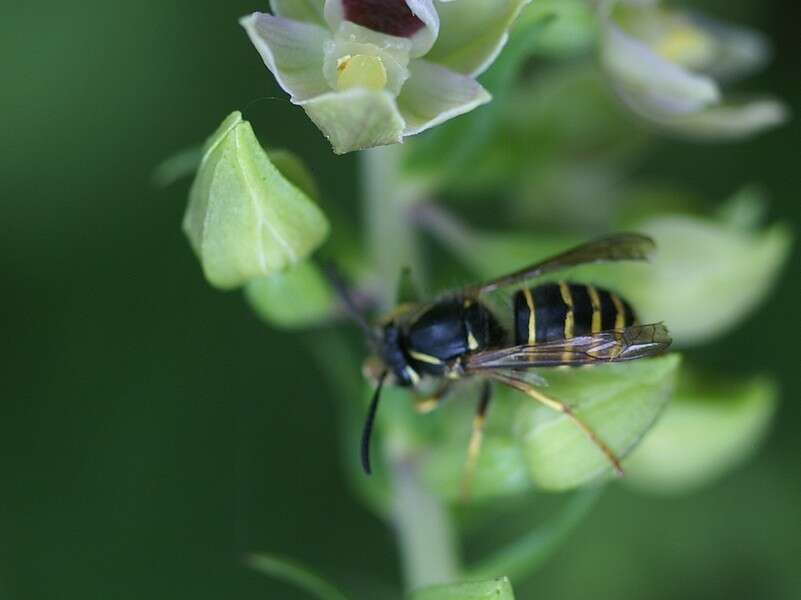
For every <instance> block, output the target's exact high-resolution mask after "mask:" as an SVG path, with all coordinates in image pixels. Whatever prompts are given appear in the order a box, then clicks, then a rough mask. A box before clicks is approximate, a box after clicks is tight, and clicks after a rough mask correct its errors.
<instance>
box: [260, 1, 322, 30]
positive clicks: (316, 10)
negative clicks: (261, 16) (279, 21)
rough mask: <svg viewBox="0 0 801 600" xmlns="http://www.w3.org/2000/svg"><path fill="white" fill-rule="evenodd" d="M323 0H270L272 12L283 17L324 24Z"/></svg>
mask: <svg viewBox="0 0 801 600" xmlns="http://www.w3.org/2000/svg"><path fill="white" fill-rule="evenodd" d="M324 4H325V3H324V1H323V0H270V8H271V9H272V11H273V14H274V15H276V16H278V17H284V18H285V19H292V20H295V21H305V22H307V23H314V24H315V25H323V26H325V18H324V17H323V5H324Z"/></svg>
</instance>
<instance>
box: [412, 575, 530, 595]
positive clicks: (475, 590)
mask: <svg viewBox="0 0 801 600" xmlns="http://www.w3.org/2000/svg"><path fill="white" fill-rule="evenodd" d="M514 597H515V595H514V592H513V591H512V584H511V583H510V582H509V579H507V578H506V577H499V578H497V579H491V580H489V581H473V582H469V583H449V584H446V585H435V586H432V587H428V588H424V589H422V590H419V591H417V592H414V593H413V594H412V595H411V597H410V600H514Z"/></svg>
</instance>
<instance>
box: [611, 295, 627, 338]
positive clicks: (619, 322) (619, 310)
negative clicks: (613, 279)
mask: <svg viewBox="0 0 801 600" xmlns="http://www.w3.org/2000/svg"><path fill="white" fill-rule="evenodd" d="M609 295H610V296H612V303H613V304H614V305H615V329H623V328H624V327H625V326H626V312H625V310H624V308H623V302H621V301H620V298H618V297H617V295H616V294H609Z"/></svg>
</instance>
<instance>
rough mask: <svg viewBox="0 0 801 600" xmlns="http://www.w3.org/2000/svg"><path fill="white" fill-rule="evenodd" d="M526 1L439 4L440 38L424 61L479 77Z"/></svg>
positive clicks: (466, 0)
mask: <svg viewBox="0 0 801 600" xmlns="http://www.w3.org/2000/svg"><path fill="white" fill-rule="evenodd" d="M529 2H530V0H458V1H456V2H452V3H449V4H446V5H440V6H439V8H438V10H439V18H440V32H439V38H438V39H437V43H436V44H434V47H433V48H432V49H431V52H429V53H428V54H427V55H426V57H425V58H426V60H428V61H431V62H436V63H439V64H441V65H444V66H446V67H448V68H449V69H451V70H453V71H457V72H459V73H464V74H466V75H472V76H474V77H475V76H477V75H479V74H480V73H482V72H483V71H484V70H486V69H487V68H488V67H489V65H491V64H492V62H493V61H494V60H495V58H496V57H497V56H498V53H499V52H500V51H501V49H502V48H503V46H504V45H505V44H506V40H507V38H508V33H507V32H508V30H509V28H510V26H511V24H512V23H513V22H514V20H515V19H516V18H517V16H518V14H519V13H520V11H521V9H522V8H523V7H524V6H525V5H526V4H528V3H529Z"/></svg>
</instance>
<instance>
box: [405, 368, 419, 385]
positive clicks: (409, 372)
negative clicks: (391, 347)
mask: <svg viewBox="0 0 801 600" xmlns="http://www.w3.org/2000/svg"><path fill="white" fill-rule="evenodd" d="M406 375H408V377H409V379H410V380H411V382H412V385H417V384H418V383H420V376H419V375H418V374H417V371H415V370H414V369H412V368H411V367H410V366H407V367H406Z"/></svg>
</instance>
